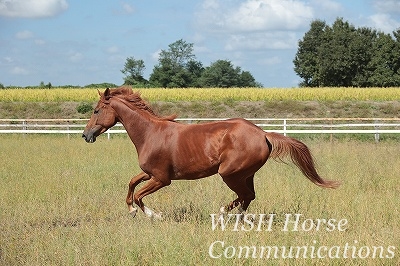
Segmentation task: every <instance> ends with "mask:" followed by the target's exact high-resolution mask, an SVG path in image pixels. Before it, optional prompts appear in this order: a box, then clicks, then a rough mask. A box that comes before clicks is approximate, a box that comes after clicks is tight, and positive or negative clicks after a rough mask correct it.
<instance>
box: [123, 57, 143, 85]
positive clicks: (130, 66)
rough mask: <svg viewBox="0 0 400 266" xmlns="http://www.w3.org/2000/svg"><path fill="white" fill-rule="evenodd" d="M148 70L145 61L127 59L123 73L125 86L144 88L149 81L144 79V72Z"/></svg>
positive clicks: (132, 58)
mask: <svg viewBox="0 0 400 266" xmlns="http://www.w3.org/2000/svg"><path fill="white" fill-rule="evenodd" d="M145 69H146V67H145V65H144V61H143V60H141V59H135V58H134V57H128V58H127V59H126V62H125V65H124V69H122V70H121V72H122V73H123V74H124V75H125V77H124V84H125V85H132V86H144V85H145V84H146V83H147V80H146V79H145V78H144V77H143V72H144V70H145Z"/></svg>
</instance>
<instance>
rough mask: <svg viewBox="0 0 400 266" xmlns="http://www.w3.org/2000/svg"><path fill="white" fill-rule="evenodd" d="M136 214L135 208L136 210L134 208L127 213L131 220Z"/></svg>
mask: <svg viewBox="0 0 400 266" xmlns="http://www.w3.org/2000/svg"><path fill="white" fill-rule="evenodd" d="M136 213H137V208H136V207H135V208H132V209H131V210H130V211H129V214H130V215H132V218H135V216H136Z"/></svg>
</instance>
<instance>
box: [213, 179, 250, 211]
mask: <svg viewBox="0 0 400 266" xmlns="http://www.w3.org/2000/svg"><path fill="white" fill-rule="evenodd" d="M222 179H223V180H224V182H225V183H226V184H227V185H228V187H229V188H230V189H231V190H233V191H234V192H235V193H236V195H237V196H238V198H237V199H235V200H234V201H232V202H230V203H229V204H228V205H226V206H224V207H221V213H225V212H229V211H231V210H233V209H234V208H236V207H237V206H239V208H238V210H239V212H240V213H243V212H245V211H246V210H247V208H248V207H249V204H250V202H251V201H252V200H254V199H255V197H256V193H255V191H254V181H253V179H254V174H253V175H251V176H249V177H247V178H243V177H235V176H230V177H222Z"/></svg>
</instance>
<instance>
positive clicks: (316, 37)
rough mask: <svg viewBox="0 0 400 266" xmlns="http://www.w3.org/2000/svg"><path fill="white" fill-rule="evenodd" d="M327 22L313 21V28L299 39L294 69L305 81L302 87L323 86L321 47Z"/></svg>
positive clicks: (301, 84)
mask: <svg viewBox="0 0 400 266" xmlns="http://www.w3.org/2000/svg"><path fill="white" fill-rule="evenodd" d="M326 27H327V25H326V23H325V22H324V21H321V20H315V21H312V22H311V28H310V30H309V31H308V32H306V34H305V35H304V37H303V40H300V41H299V47H298V50H297V53H296V56H295V59H294V60H293V63H294V71H295V72H296V74H297V75H298V76H300V77H301V78H302V79H303V81H302V82H301V83H300V86H301V87H318V86H321V81H320V73H319V72H320V71H319V59H320V58H319V57H320V56H319V47H320V45H321V44H322V43H323V38H324V31H325V28H326Z"/></svg>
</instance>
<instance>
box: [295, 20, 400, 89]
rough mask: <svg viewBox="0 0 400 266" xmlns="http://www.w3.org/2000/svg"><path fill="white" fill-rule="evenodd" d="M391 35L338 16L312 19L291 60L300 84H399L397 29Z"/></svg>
mask: <svg viewBox="0 0 400 266" xmlns="http://www.w3.org/2000/svg"><path fill="white" fill-rule="evenodd" d="M393 36H394V37H395V38H396V40H393V38H392V36H391V35H390V34H384V33H382V32H377V31H376V30H373V29H370V28H365V27H363V28H355V27H354V26H353V25H351V24H349V23H348V22H346V21H343V19H342V18H338V19H336V21H335V22H334V23H333V24H332V26H328V25H326V24H325V22H322V21H319V20H316V21H313V22H312V23H311V29H310V30H309V31H308V32H306V34H305V35H304V38H303V39H302V40H300V41H299V48H298V51H297V53H296V56H295V59H294V60H293V63H294V70H295V72H296V73H297V75H299V76H300V77H301V78H302V79H303V81H302V82H301V83H300V86H310V87H316V86H344V87H348V86H356V87H370V86H379V87H382V86H399V85H400V73H399V68H400V59H399V58H400V42H399V39H400V30H398V31H397V32H393Z"/></svg>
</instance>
